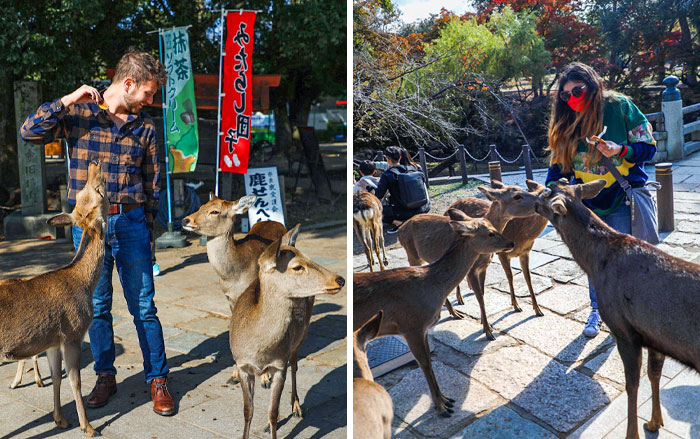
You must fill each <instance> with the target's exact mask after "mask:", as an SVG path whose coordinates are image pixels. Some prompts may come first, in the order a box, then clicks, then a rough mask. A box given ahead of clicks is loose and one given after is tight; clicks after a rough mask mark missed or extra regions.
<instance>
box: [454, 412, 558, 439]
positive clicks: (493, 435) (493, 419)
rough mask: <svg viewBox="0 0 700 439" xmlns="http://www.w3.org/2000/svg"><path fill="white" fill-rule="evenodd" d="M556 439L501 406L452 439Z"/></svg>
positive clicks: (534, 424) (531, 422)
mask: <svg viewBox="0 0 700 439" xmlns="http://www.w3.org/2000/svg"><path fill="white" fill-rule="evenodd" d="M472 438H489V439H531V438H538V439H556V438H557V436H556V435H554V434H552V433H551V432H550V431H547V430H545V429H544V428H542V427H540V426H539V425H537V424H536V423H534V422H533V421H530V420H527V419H525V418H523V417H522V416H520V415H518V414H517V413H516V412H514V411H513V410H511V409H509V408H508V407H505V406H501V407H498V408H497V409H495V410H494V411H492V412H491V413H489V414H487V415H486V416H482V417H481V418H479V419H477V420H476V421H474V422H473V423H472V424H471V425H469V426H468V427H467V428H465V429H464V430H462V431H460V432H459V433H457V434H456V435H453V436H452V437H451V439H472Z"/></svg>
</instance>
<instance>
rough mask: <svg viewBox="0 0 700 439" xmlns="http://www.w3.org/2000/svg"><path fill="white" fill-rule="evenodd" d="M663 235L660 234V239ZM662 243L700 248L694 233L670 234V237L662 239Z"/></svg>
mask: <svg viewBox="0 0 700 439" xmlns="http://www.w3.org/2000/svg"><path fill="white" fill-rule="evenodd" d="M662 235H664V234H660V235H659V237H661V236H662ZM661 241H662V242H664V243H666V244H670V245H675V246H683V247H688V248H697V247H699V246H700V242H699V241H698V236H697V235H695V234H693V233H684V232H678V231H674V232H671V233H669V234H668V235H666V236H664V237H663V238H662V239H661ZM686 250H687V248H686Z"/></svg>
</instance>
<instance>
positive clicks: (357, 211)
mask: <svg viewBox="0 0 700 439" xmlns="http://www.w3.org/2000/svg"><path fill="white" fill-rule="evenodd" d="M352 226H353V228H354V229H355V234H356V235H357V239H359V240H360V242H361V243H362V246H363V247H364V249H365V256H367V265H369V271H374V269H373V267H372V266H373V265H374V258H373V257H372V250H374V251H375V253H377V262H379V269H380V270H384V266H385V265H387V264H388V263H389V261H388V260H387V258H386V251H385V250H384V227H383V225H382V202H381V201H379V198H377V197H375V196H374V194H372V193H370V192H366V191H358V192H355V194H353V196H352ZM380 247H381V249H382V255H383V256H384V258H382V256H381V255H380V254H379V248H380Z"/></svg>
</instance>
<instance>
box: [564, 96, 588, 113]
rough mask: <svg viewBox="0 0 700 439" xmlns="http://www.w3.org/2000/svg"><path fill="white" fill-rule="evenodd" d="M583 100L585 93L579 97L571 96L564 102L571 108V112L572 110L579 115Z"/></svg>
mask: <svg viewBox="0 0 700 439" xmlns="http://www.w3.org/2000/svg"><path fill="white" fill-rule="evenodd" d="M585 99H586V92H583V93H582V94H581V96H579V97H576V96H571V97H570V98H569V100H568V101H566V103H567V105H569V107H571V109H572V110H574V111H575V112H577V113H580V112H582V111H583V110H584V104H585V102H584V101H585Z"/></svg>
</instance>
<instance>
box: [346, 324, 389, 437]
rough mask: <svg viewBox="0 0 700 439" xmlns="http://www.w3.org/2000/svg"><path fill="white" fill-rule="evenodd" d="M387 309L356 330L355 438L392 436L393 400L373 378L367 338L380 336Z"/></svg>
mask: <svg viewBox="0 0 700 439" xmlns="http://www.w3.org/2000/svg"><path fill="white" fill-rule="evenodd" d="M383 315H384V311H379V313H377V315H375V316H374V317H372V318H371V319H370V320H369V321H368V322H367V323H365V324H364V326H362V327H361V328H360V329H358V330H357V331H355V332H353V336H352V337H353V342H352V349H353V379H352V413H353V438H355V439H367V438H373V439H391V422H392V420H393V419H394V404H393V402H392V401H391V396H389V393H388V392H387V391H386V389H384V387H382V386H381V385H379V384H377V383H376V382H374V377H373V376H372V370H371V369H370V367H369V361H368V360H367V352H366V351H365V346H366V345H367V341H368V340H371V339H373V338H376V337H377V333H378V332H379V328H380V326H381V321H382V317H383Z"/></svg>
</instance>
